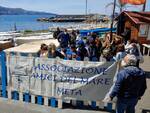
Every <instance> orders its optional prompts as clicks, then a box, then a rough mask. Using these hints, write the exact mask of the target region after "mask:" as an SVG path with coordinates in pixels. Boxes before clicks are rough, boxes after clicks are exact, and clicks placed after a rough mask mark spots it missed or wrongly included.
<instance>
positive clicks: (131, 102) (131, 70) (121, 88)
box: [103, 54, 147, 113]
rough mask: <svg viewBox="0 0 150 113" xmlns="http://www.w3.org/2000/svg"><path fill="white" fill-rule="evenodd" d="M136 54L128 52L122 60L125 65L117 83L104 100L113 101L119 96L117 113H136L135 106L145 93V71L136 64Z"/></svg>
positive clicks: (119, 73) (118, 75)
mask: <svg viewBox="0 0 150 113" xmlns="http://www.w3.org/2000/svg"><path fill="white" fill-rule="evenodd" d="M136 63H137V59H136V57H135V56H134V55H130V54H127V55H126V56H125V58H124V59H123V60H122V66H123V67H124V68H123V69H122V70H121V71H119V72H118V74H117V80H116V82H115V85H114V87H113V89H112V91H111V93H110V94H109V96H108V97H107V98H105V99H104V100H103V101H104V102H109V101H111V100H112V99H113V98H114V97H115V96H117V105H116V113H124V112H125V111H126V113H135V106H136V104H137V102H138V100H139V99H141V97H142V96H143V95H144V93H145V90H146V88H147V86H146V75H145V72H144V71H143V70H142V69H141V68H139V67H137V66H136Z"/></svg>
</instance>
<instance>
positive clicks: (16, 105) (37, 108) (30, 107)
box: [0, 56, 150, 113]
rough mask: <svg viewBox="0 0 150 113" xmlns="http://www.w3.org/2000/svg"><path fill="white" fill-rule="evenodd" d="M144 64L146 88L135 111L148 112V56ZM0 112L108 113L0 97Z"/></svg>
mask: <svg viewBox="0 0 150 113" xmlns="http://www.w3.org/2000/svg"><path fill="white" fill-rule="evenodd" d="M144 60H145V62H144V64H141V68H143V69H144V70H145V71H146V72H147V90H146V93H145V95H144V96H143V97H142V99H141V100H140V101H139V103H138V105H137V106H136V113H150V56H145V57H144ZM142 111H143V112H142ZM0 113H109V112H104V111H94V110H82V109H71V108H70V109H69V108H67V109H58V108H52V107H46V106H41V105H35V104H30V103H22V102H19V101H8V100H7V99H3V98H0Z"/></svg>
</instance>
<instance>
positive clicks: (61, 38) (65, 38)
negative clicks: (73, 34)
mask: <svg viewBox="0 0 150 113" xmlns="http://www.w3.org/2000/svg"><path fill="white" fill-rule="evenodd" d="M57 39H58V42H59V43H60V47H61V48H67V47H68V45H69V44H70V42H71V39H70V35H69V33H68V31H67V29H65V30H64V32H62V33H60V34H59V35H58V38H57Z"/></svg>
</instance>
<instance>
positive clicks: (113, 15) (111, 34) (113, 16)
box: [110, 0, 116, 42]
mask: <svg viewBox="0 0 150 113" xmlns="http://www.w3.org/2000/svg"><path fill="white" fill-rule="evenodd" d="M115 9H116V0H114V7H113V14H112V22H111V33H110V42H111V41H112V37H113V32H112V31H113V24H114V18H115Z"/></svg>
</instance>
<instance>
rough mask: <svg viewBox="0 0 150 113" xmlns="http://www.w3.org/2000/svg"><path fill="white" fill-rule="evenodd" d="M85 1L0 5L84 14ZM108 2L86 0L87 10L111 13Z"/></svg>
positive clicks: (13, 0)
mask: <svg viewBox="0 0 150 113" xmlns="http://www.w3.org/2000/svg"><path fill="white" fill-rule="evenodd" d="M85 1H86V0H0V5H1V6H5V7H12V8H24V9H27V10H33V11H45V12H51V13H56V14H85ZM110 2H113V0H88V12H89V13H101V14H111V11H112V7H111V6H110V7H108V8H106V7H105V6H106V5H107V4H108V3H110ZM141 9H142V6H134V7H133V6H130V8H128V10H141ZM146 10H147V11H150V0H147V6H146Z"/></svg>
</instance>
